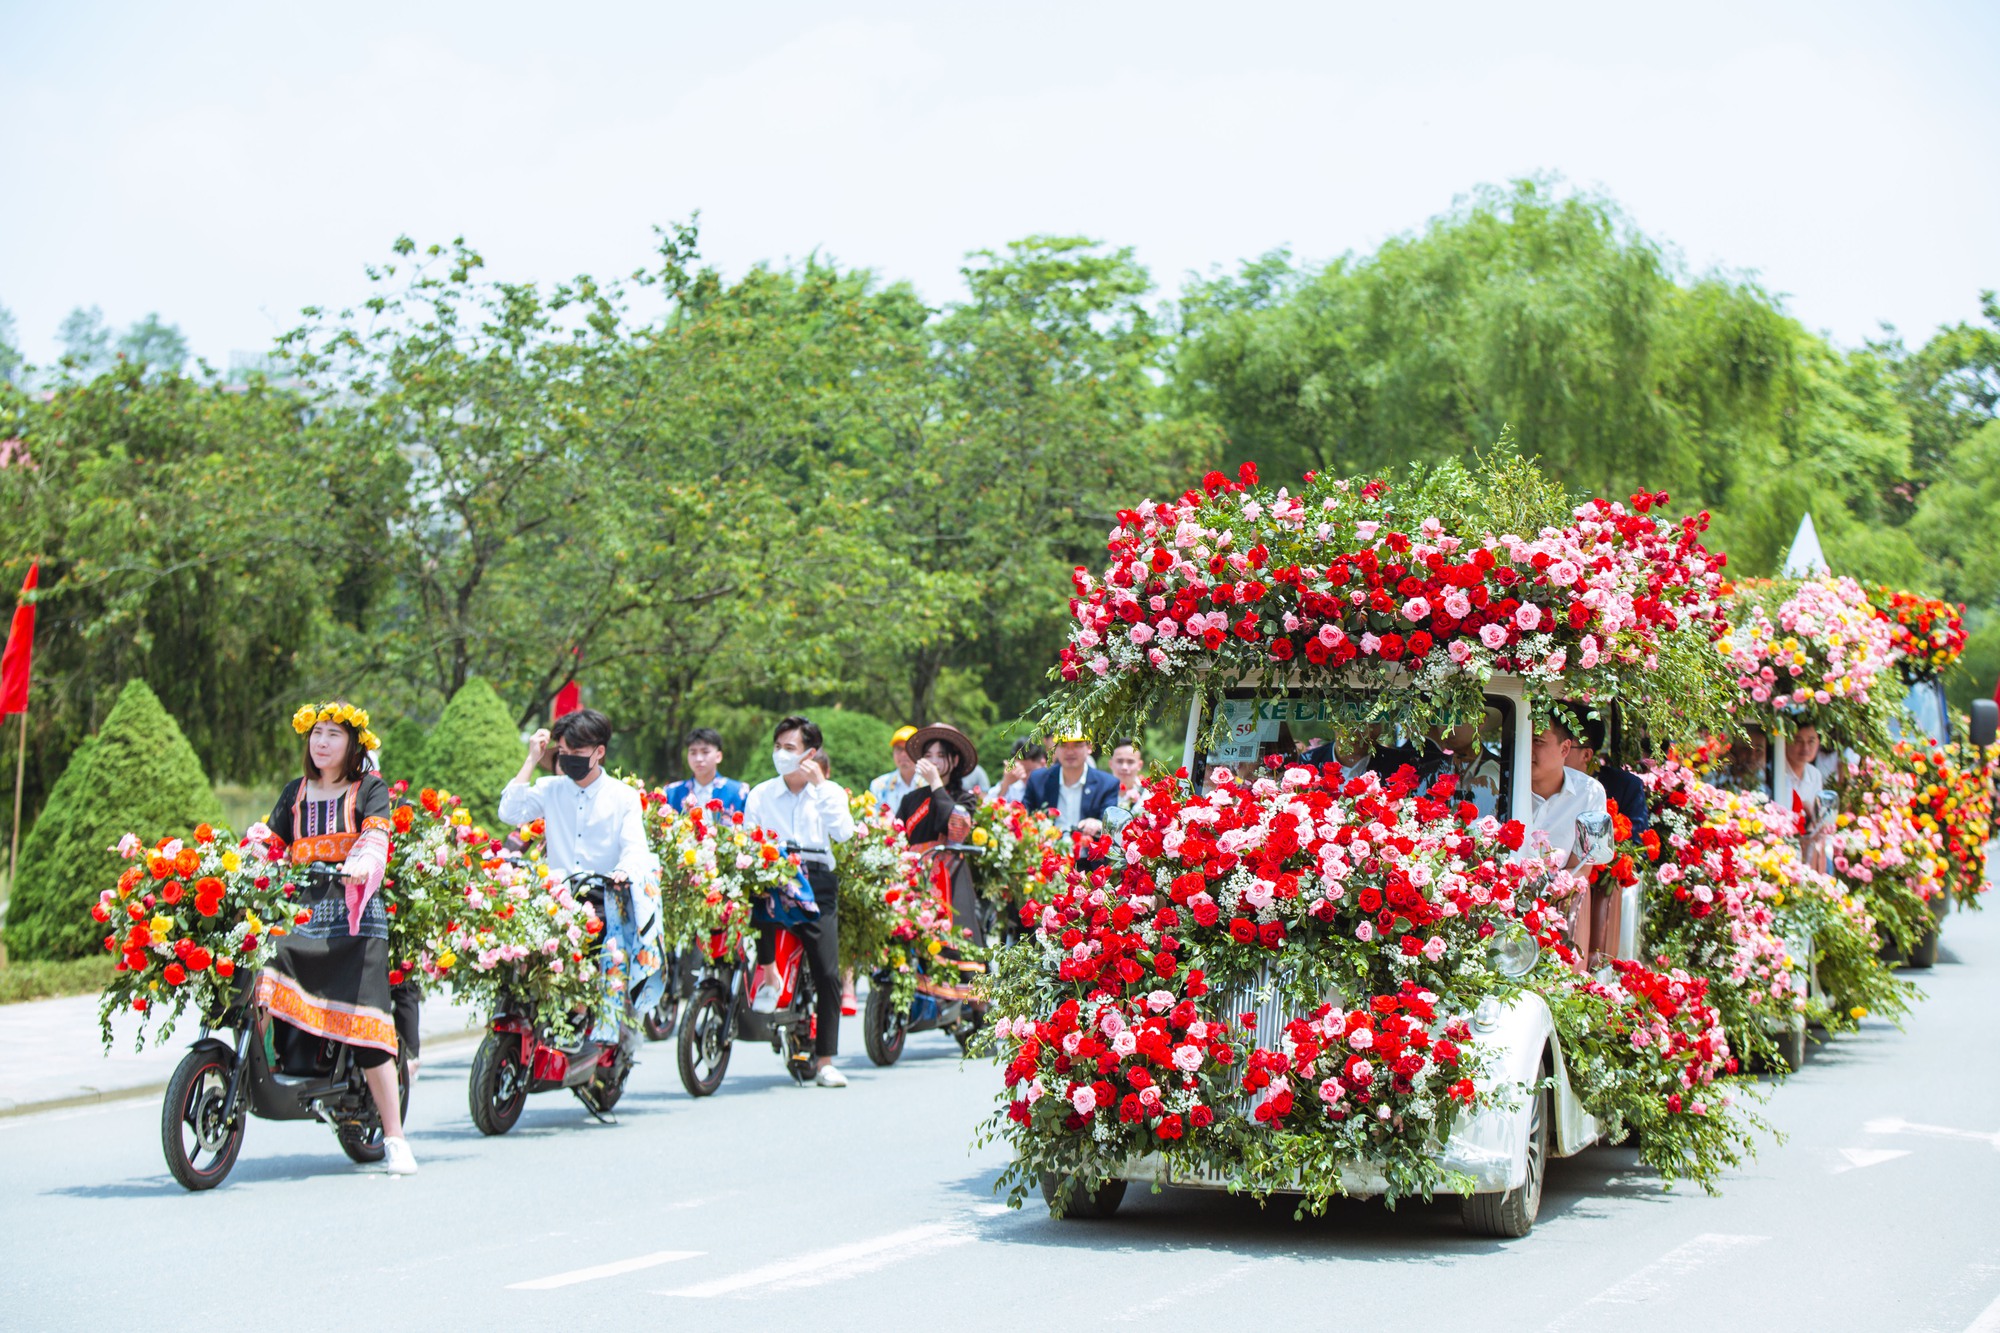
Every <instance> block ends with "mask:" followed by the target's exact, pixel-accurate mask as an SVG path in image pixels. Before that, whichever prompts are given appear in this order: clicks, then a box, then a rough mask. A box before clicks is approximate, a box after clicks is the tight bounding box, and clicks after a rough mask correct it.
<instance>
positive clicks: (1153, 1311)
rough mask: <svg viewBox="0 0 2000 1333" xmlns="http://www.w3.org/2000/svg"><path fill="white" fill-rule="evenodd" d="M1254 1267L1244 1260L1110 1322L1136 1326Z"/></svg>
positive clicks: (1235, 1278)
mask: <svg viewBox="0 0 2000 1333" xmlns="http://www.w3.org/2000/svg"><path fill="white" fill-rule="evenodd" d="M1256 1266H1257V1265H1256V1263H1255V1262H1254V1261H1252V1260H1247V1259H1246V1260H1245V1261H1244V1262H1242V1263H1240V1264H1238V1265H1236V1267H1234V1268H1230V1269H1225V1270H1224V1271H1223V1272H1220V1273H1217V1274H1216V1275H1215V1276H1214V1277H1210V1278H1203V1279H1202V1280H1201V1281H1199V1282H1191V1283H1189V1284H1188V1285H1187V1286H1185V1287H1180V1288H1177V1289H1176V1290H1174V1291H1170V1292H1168V1293H1167V1294H1166V1295H1164V1296H1161V1297H1159V1298H1158V1299H1156V1300H1151V1301H1147V1302H1146V1303H1145V1304H1144V1305H1140V1306H1135V1307H1133V1308H1132V1309H1130V1310H1127V1311H1125V1312H1124V1313H1123V1314H1120V1315H1118V1316H1116V1317H1115V1318H1114V1319H1113V1320H1112V1322H1113V1323H1118V1324H1136V1323H1138V1322H1139V1321H1140V1320H1141V1319H1150V1318H1152V1317H1153V1316H1154V1315H1157V1314H1164V1313H1166V1312H1167V1311H1168V1310H1171V1309H1173V1308H1174V1307H1175V1306H1176V1305H1179V1304H1180V1303H1181V1302H1182V1301H1185V1300H1188V1299H1190V1298H1192V1297H1195V1296H1206V1295H1208V1294H1209V1293H1210V1292H1212V1291H1220V1290H1222V1288H1224V1287H1226V1286H1228V1285H1229V1284H1230V1283H1232V1282H1236V1281H1238V1280H1240V1279H1242V1278H1246V1277H1248V1276H1250V1270H1251V1269H1253V1268H1255V1267H1256Z"/></svg>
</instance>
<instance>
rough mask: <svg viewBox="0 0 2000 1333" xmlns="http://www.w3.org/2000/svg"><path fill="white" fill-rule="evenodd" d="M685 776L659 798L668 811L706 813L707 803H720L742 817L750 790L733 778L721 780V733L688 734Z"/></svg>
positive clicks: (701, 731) (707, 729)
mask: <svg viewBox="0 0 2000 1333" xmlns="http://www.w3.org/2000/svg"><path fill="white" fill-rule="evenodd" d="M682 753H683V756H684V757H685V758H686V760H687V768H688V776H687V777H684V778H682V779H681V780H680V781H679V782H675V783H670V784H668V786H667V789H666V791H664V792H662V793H661V795H663V796H665V797H666V798H667V808H668V809H669V810H699V809H705V808H706V807H707V805H708V803H709V802H710V801H720V802H722V808H723V809H724V810H725V811H734V812H735V813H737V814H739V815H740V814H742V813H743V802H744V801H746V800H748V799H749V796H750V788H749V786H748V785H747V784H746V783H742V782H738V781H737V780H736V779H735V778H725V777H723V776H722V733H721V732H719V731H717V730H716V729H715V728H714V727H696V728H695V729H694V730H693V731H690V732H689V733H688V734H687V745H686V747H685V749H684V750H683V752H682Z"/></svg>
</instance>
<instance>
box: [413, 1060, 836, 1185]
mask: <svg viewBox="0 0 2000 1333" xmlns="http://www.w3.org/2000/svg"><path fill="white" fill-rule="evenodd" d="M813 1082H815V1083H817V1084H819V1085H820V1086H821V1087H822V1088H844V1087H846V1086H847V1075H845V1074H843V1073H841V1072H840V1071H839V1070H838V1069H835V1068H834V1067H833V1066H832V1065H821V1066H820V1067H819V1073H817V1074H815V1075H813ZM412 1169H413V1170H414V1168H412Z"/></svg>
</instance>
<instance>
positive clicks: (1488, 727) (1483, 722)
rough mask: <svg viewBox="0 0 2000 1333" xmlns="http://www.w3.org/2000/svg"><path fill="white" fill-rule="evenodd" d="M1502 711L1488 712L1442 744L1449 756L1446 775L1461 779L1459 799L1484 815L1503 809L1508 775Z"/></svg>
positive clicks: (1455, 730) (1457, 729) (1446, 736)
mask: <svg viewBox="0 0 2000 1333" xmlns="http://www.w3.org/2000/svg"><path fill="white" fill-rule="evenodd" d="M1500 727H1501V717H1500V710H1499V709H1497V708H1488V709H1487V710H1486V711H1485V715H1484V716H1483V717H1482V718H1481V719H1480V721H1479V722H1476V723H1474V722H1467V723H1464V724H1462V725H1460V726H1457V727H1454V728H1452V729H1451V730H1450V731H1449V732H1447V733H1445V734H1444V735H1443V736H1441V737H1440V738H1439V740H1438V748H1439V749H1440V750H1441V751H1442V752H1443V753H1444V754H1445V756H1446V762H1445V766H1444V771H1445V772H1447V773H1450V774H1451V775H1452V776H1453V777H1455V778H1457V779H1458V784H1457V787H1456V788H1455V791H1456V795H1457V799H1459V800H1462V801H1470V802H1472V805H1473V808H1474V809H1476V810H1478V811H1479V813H1480V814H1481V815H1490V814H1494V813H1495V812H1496V811H1498V810H1499V808H1500V792H1501V788H1502V786H1503V784H1504V781H1505V778H1506V774H1505V773H1504V772H1502V770H1501V767H1500V747H1499V744H1498V741H1499V737H1500Z"/></svg>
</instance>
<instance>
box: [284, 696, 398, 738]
mask: <svg viewBox="0 0 2000 1333" xmlns="http://www.w3.org/2000/svg"><path fill="white" fill-rule="evenodd" d="M321 722H341V723H345V724H346V725H347V726H350V727H353V728H354V729H355V730H356V731H358V732H360V733H361V748H362V749H364V750H379V749H381V748H382V742H381V741H380V740H378V739H377V738H376V736H375V733H374V732H372V731H370V730H368V710H367V709H365V708H356V707H355V706H354V705H353V704H343V703H333V702H328V703H323V704H303V705H301V706H300V708H299V711H298V712H296V713H293V714H292V730H293V731H296V732H298V733H299V735H301V736H303V735H305V734H306V733H307V732H309V731H311V730H312V729H313V728H314V727H315V726H317V725H318V724H320V723H321Z"/></svg>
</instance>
